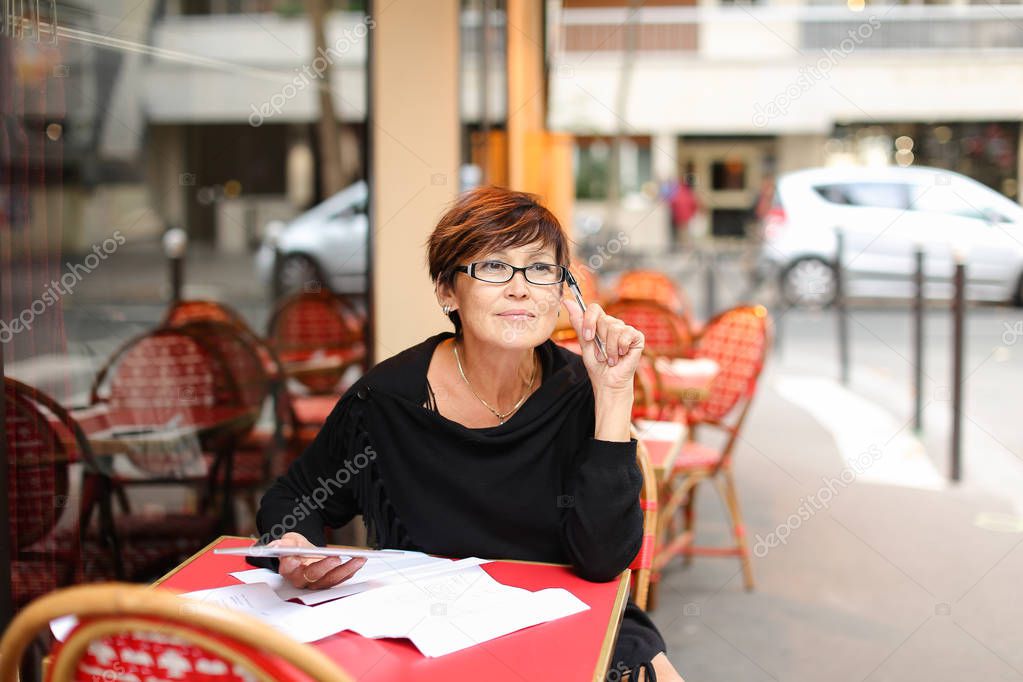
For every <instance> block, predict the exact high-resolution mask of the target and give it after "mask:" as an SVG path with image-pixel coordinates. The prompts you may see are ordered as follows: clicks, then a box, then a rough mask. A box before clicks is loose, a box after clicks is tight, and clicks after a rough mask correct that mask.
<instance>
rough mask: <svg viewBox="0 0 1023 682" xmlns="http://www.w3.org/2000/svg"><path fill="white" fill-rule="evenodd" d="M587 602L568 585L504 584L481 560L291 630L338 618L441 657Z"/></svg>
mask: <svg viewBox="0 0 1023 682" xmlns="http://www.w3.org/2000/svg"><path fill="white" fill-rule="evenodd" d="M587 609H589V606H588V605H587V604H586V603H584V602H583V601H581V600H579V599H578V598H577V597H575V596H574V595H573V594H571V593H570V592H568V591H567V590H563V589H548V590H541V591H539V592H529V591H528V590H524V589H521V588H517V587H509V586H506V585H501V584H500V583H498V582H497V581H496V580H494V579H493V578H492V577H491V576H490V575H489V574H488V573H487V572H486V571H484V570H483V569H482V568H480V567H479V566H475V567H471V568H468V569H464V570H462V571H458V572H455V573H450V572H449V573H443V574H440V575H437V576H433V577H430V578H426V579H421V580H417V581H414V582H405V583H402V584H398V585H390V586H387V587H383V588H381V589H377V590H371V591H369V592H363V593H362V594H358V595H354V596H352V597H349V598H347V599H340V600H337V601H333V602H331V603H329V604H322V605H320V606H317V607H315V608H313V612H314V614H315V617H314V618H307V619H305V620H304V621H303V622H302V623H297V624H296V626H297V627H296V628H295V629H294V630H292V631H291V632H290V633H289V634H291V635H292V636H293V637H297V638H306V639H304V641H316V639H319V638H320V637H319V636H318V635H320V633H321V632H326V631H327V630H328V629H329V628H327V627H325V624H326V623H328V622H330V623H339V624H344V628H345V629H349V630H352V631H353V632H356V633H358V634H359V635H362V636H363V637H370V638H381V637H407V638H408V639H409V640H411V641H412V643H413V644H414V645H415V646H416V648H418V649H419V650H420V652H422V653H423V654H424V655H426V656H429V657H436V656H443V655H445V654H449V653H452V652H454V651H460V650H462V649H465V648H468V647H471V646H474V645H476V644H481V643H483V642H486V641H489V640H491V639H494V638H496V637H500V636H502V635H506V634H509V633H511V632H515V631H517V630H521V629H523V628H526V627H530V626H532V625H538V624H540V623H545V622H548V621H551V620H555V619H557V618H563V617H565V616H569V615H572V614H575V613H579V612H581V611H585V610H587ZM327 634H332V633H326V634H323V635H322V636H327Z"/></svg>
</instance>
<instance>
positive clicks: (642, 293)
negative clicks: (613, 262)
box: [614, 270, 692, 326]
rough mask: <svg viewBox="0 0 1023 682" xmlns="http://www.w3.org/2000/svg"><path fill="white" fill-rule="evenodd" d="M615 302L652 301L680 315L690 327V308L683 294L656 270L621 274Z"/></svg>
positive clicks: (617, 284) (615, 293) (615, 290)
mask: <svg viewBox="0 0 1023 682" xmlns="http://www.w3.org/2000/svg"><path fill="white" fill-rule="evenodd" d="M614 298H615V300H616V301H652V302H654V303H659V304H661V305H663V306H664V307H665V308H667V309H668V310H670V311H671V312H673V313H675V314H676V315H681V316H682V317H683V318H685V320H686V323H687V324H689V325H690V326H692V319H691V315H692V306H691V305H690V304H689V300H688V299H687V298H686V295H685V292H684V291H683V290H682V289H680V288H679V287H678V286H676V284H675V282H674V281H673V280H672V279H671V278H670V277H668V276H667V275H665V274H664V273H663V272H658V271H657V270H630V271H629V272H625V273H622V275H621V277H619V278H618V282H617V283H616V284H615V289H614Z"/></svg>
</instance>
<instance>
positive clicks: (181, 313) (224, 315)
mask: <svg viewBox="0 0 1023 682" xmlns="http://www.w3.org/2000/svg"><path fill="white" fill-rule="evenodd" d="M189 322H223V323H224V324H229V325H231V326H234V327H237V328H238V329H240V330H243V331H246V332H248V333H250V334H251V333H253V332H252V329H251V328H250V327H249V325H248V324H247V323H246V322H245V319H244V318H243V317H242V316H241V315H239V314H238V312H236V311H235V310H234V308H231V307H230V306H227V305H225V304H223V303H220V302H218V301H207V300H203V299H185V300H180V301H175V302H174V303H172V304H171V306H170V307H169V308H168V309H167V312H166V313H165V314H164V316H163V322H162V323H161V324H160V325H159V326H161V327H180V326H181V325H183V324H188V323H189Z"/></svg>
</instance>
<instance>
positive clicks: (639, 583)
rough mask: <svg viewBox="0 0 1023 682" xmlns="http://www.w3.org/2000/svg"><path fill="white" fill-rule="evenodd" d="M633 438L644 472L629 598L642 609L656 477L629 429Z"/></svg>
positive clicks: (646, 593) (649, 559) (653, 530)
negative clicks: (640, 534)
mask: <svg viewBox="0 0 1023 682" xmlns="http://www.w3.org/2000/svg"><path fill="white" fill-rule="evenodd" d="M632 437H633V438H635V439H636V462H637V463H638V464H639V470H640V473H642V474H643V488H642V489H641V490H640V494H639V506H640V508H641V509H642V510H643V544H642V545H640V548H639V552H638V553H637V554H636V558H635V559H633V560H632V564H631V565H630V566H629V568H631V569H632V575H633V584H632V600H633V601H634V602H635V603H636V606H638V607H639V608H641V609H643V610H644V611H645V610H646V609H647V605H648V600H649V596H650V577H651V573H652V570H653V562H654V553H655V551H656V543H657V523H658V513H657V476H656V474H655V472H654V469H653V467H652V466H651V464H650V456H649V454H648V453H647V451H646V447H644V445H643V442H642V441H641V440H639V437H638V434H637V433H636V430H635V428H633V429H632Z"/></svg>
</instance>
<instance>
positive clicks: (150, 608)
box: [0, 583, 353, 682]
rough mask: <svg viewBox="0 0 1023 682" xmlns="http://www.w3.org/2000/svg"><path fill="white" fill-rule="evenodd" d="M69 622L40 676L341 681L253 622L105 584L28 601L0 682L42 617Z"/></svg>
mask: <svg viewBox="0 0 1023 682" xmlns="http://www.w3.org/2000/svg"><path fill="white" fill-rule="evenodd" d="M64 616H74V617H75V618H76V619H77V623H76V624H75V625H74V626H73V628H72V629H71V630H70V632H69V633H68V634H67V637H66V638H65V639H64V641H63V642H59V643H57V644H56V645H55V646H54V647H53V648H52V650H51V652H50V661H49V664H48V673H47V676H46V679H47V680H48V681H49V682H78V681H80V680H107V679H110V680H129V679H130V680H177V681H179V682H198V681H200V680H202V681H206V680H216V681H218V682H253V681H254V680H259V681H260V682H278V681H279V682H313V681H315V682H321V681H323V682H350V681H351V680H353V678H352V677H351V676H350V675H349V674H348V673H346V672H345V671H344V670H343V669H342V668H340V667H339V666H338V665H337V664H335V663H334V662H333V661H331V660H330V659H329V658H327V656H325V655H324V654H323V653H322V652H320V651H319V650H317V649H315V648H314V647H311V646H308V645H305V644H301V643H299V642H297V641H295V640H293V639H290V638H289V637H287V636H285V635H283V634H282V633H280V632H279V631H277V630H275V629H274V628H272V627H271V626H269V625H267V624H265V623H262V622H260V621H258V620H255V619H253V618H250V617H248V616H245V615H243V614H239V613H236V612H232V611H228V610H226V609H223V608H220V607H217V606H212V605H209V604H203V603H200V602H196V601H192V600H189V599H186V598H184V597H179V596H177V595H175V594H173V593H171V592H168V591H165V590H161V589H158V588H151V587H143V586H138V585H127V584H123V583H107V584H98V585H80V586H77V587H70V588H67V589H62V590H58V591H57V592H53V593H51V594H48V595H46V596H44V597H42V598H40V599H37V600H36V601H34V602H32V603H31V604H29V605H28V606H27V607H26V608H24V609H23V610H22V611H21V612H20V613H19V614H18V615H17V616H16V617H15V618H14V620H13V621H12V622H11V625H10V627H8V629H7V631H6V632H5V633H4V636H3V639H2V640H0V682H16V680H17V673H18V667H19V664H20V663H21V660H22V658H23V656H24V655H25V651H26V648H27V647H28V646H29V644H30V643H32V642H33V641H34V640H35V639H36V637H37V636H38V635H40V634H41V633H44V632H45V631H46V630H47V629H48V627H49V624H50V622H51V621H53V620H55V619H58V618H62V617H64Z"/></svg>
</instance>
